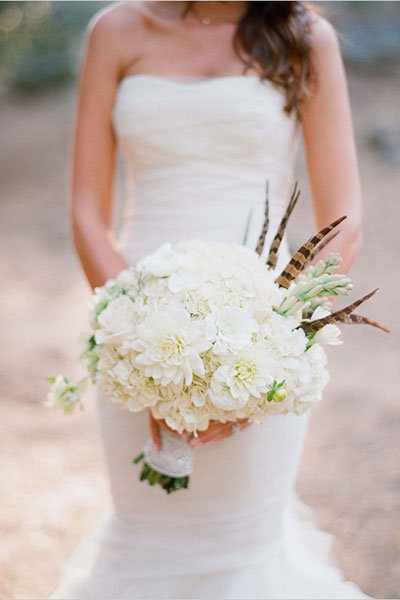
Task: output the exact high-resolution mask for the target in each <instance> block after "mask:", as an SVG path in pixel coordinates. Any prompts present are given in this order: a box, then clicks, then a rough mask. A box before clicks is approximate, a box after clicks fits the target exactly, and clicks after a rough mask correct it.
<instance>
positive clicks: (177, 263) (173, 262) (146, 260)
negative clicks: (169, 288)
mask: <svg viewBox="0 0 400 600" xmlns="http://www.w3.org/2000/svg"><path fill="white" fill-rule="evenodd" d="M181 266H182V257H181V256H180V255H179V254H178V253H177V252H176V251H175V250H174V249H173V248H172V246H171V244H170V243H169V242H167V243H166V244H163V245H162V246H160V247H159V248H158V249H157V250H156V251H155V252H153V254H149V255H148V256H145V257H143V258H141V259H140V260H139V261H138V263H137V265H136V268H137V270H138V271H144V272H148V273H150V274H151V275H154V276H155V277H166V276H168V275H171V274H172V273H174V272H175V271H177V270H178V269H179V268H180V267H181Z"/></svg>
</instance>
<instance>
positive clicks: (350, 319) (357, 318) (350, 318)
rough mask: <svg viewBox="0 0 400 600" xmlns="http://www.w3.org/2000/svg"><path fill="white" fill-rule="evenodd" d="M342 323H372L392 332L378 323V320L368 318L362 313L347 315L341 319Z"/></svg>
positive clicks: (387, 331)
mask: <svg viewBox="0 0 400 600" xmlns="http://www.w3.org/2000/svg"><path fill="white" fill-rule="evenodd" d="M340 323H349V324H357V325H372V326H373V327H378V328H379V329H382V331H386V333H390V329H388V328H387V327H385V326H384V325H381V324H380V323H377V322H376V321H372V319H368V318H367V317H363V316H362V315H355V314H354V313H353V314H352V315H347V316H346V317H344V318H343V319H340Z"/></svg>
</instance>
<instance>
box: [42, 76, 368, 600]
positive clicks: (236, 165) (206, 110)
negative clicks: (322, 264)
mask: <svg viewBox="0 0 400 600" xmlns="http://www.w3.org/2000/svg"><path fill="white" fill-rule="evenodd" d="M284 101H285V96H284V91H283V90H282V88H279V87H277V86H275V85H274V84H273V83H271V82H269V81H266V82H263V83H262V82H260V80H259V79H258V78H257V76H254V75H252V76H228V77H221V78H210V79H208V78H206V79H199V80H194V81H193V80H185V79H179V78H177V79H171V78H165V77H161V76H156V75H148V74H140V75H139V74H137V75H130V76H127V77H125V78H124V79H122V81H121V82H120V84H119V87H118V91H117V96H116V101H115V105H114V110H113V114H112V117H113V123H114V127H115V131H116V135H117V138H118V143H119V148H120V150H121V152H122V156H123V159H124V167H125V181H126V204H125V212H124V218H123V227H122V230H121V232H120V235H119V237H118V243H119V249H120V251H121V253H122V255H123V256H124V258H125V259H126V261H127V262H128V263H130V264H132V263H134V262H135V261H136V260H137V259H138V258H140V257H141V256H144V255H145V254H146V253H149V252H152V251H154V250H155V249H156V248H157V247H158V246H160V245H161V244H162V243H164V242H166V241H170V242H176V241H178V240H182V239H190V238H198V239H204V240H220V241H225V242H239V243H243V242H244V241H245V240H246V241H245V243H246V245H247V246H249V247H251V248H255V246H256V242H257V238H258V236H259V233H260V230H261V227H262V223H263V214H264V203H265V186H266V180H267V179H268V181H269V199H270V227H269V233H268V236H267V242H266V246H265V248H267V247H268V246H269V243H270V242H271V239H272V236H273V234H274V233H275V232H276V228H277V226H278V223H279V221H280V219H281V216H282V214H283V211H284V209H285V207H286V204H287V203H288V201H289V197H290V194H291V192H292V189H293V167H294V160H295V157H296V152H297V149H298V144H299V133H300V125H299V123H298V122H297V121H296V120H295V117H294V116H293V115H292V116H290V117H289V116H287V115H286V113H284V112H283V110H282V108H283V106H284ZM246 231H247V236H246ZM265 251H266V250H265ZM289 258H290V255H289V252H288V246H287V242H286V239H285V238H284V240H283V243H282V247H281V250H280V255H279V261H278V269H281V268H282V267H284V266H285V264H286V263H287V261H288V259H289ZM98 409H99V417H100V422H101V428H102V435H103V443H104V447H105V454H106V458H107V462H108V467H109V474H110V479H111V491H112V496H113V503H114V511H113V512H112V513H107V514H105V515H104V516H103V517H102V518H101V519H100V521H99V522H98V523H96V525H95V527H94V528H93V529H92V530H91V531H90V532H89V533H88V534H87V536H86V537H85V538H84V539H83V540H82V541H81V542H80V544H79V545H78V547H77V549H76V551H75V552H74V553H73V555H72V556H71V557H70V559H69V560H68V561H67V562H66V564H65V565H64V567H63V572H62V577H61V580H60V583H59V586H58V588H57V590H56V591H55V592H54V594H53V595H52V598H53V599H56V598H57V599H65V600H66V599H68V600H70V599H75V598H79V599H81V600H92V599H93V600H102V599H104V600H105V599H110V600H111V599H130V600H136V599H143V598H152V599H163V598H168V599H178V598H185V599H191V598H195V599H197V598H208V599H211V598H218V599H222V598H227V599H231V598H240V599H246V598H249V599H255V598H291V599H292V598H307V599H310V598H318V599H320V598H329V599H332V598H346V599H349V598H366V597H367V596H365V595H363V594H362V593H361V592H360V590H359V589H358V588H357V587H356V586H355V585H354V584H352V583H350V582H344V581H343V579H342V577H341V575H340V572H339V571H338V570H337V569H336V568H334V567H332V566H330V565H329V559H328V548H329V544H330V536H329V535H328V534H325V533H322V532H320V531H318V530H317V529H316V527H315V526H314V525H313V524H312V523H311V522H307V520H304V519H300V517H299V516H298V515H297V511H296V506H297V505H296V501H295V500H294V495H293V484H294V480H295V476H296V470H297V466H298V461H299V457H300V453H301V448H302V441H303V437H304V433H305V429H306V425H307V416H306V415H302V416H295V415H286V416H274V417H271V418H270V419H268V420H267V421H266V423H265V424H264V425H252V426H251V427H248V428H247V429H245V430H244V431H242V432H241V433H240V434H239V435H236V436H232V437H230V438H228V439H225V440H223V441H220V442H216V443H213V444H208V445H205V446H203V447H200V448H199V449H197V450H196V451H195V468H194V473H193V475H192V476H191V480H190V486H189V488H188V489H187V490H180V491H178V492H175V493H173V494H170V495H167V494H166V493H165V491H164V490H163V489H161V488H160V487H158V486H154V487H151V486H149V485H148V484H147V482H143V483H142V482H140V481H139V479H138V475H139V471H140V467H139V466H135V465H133V464H132V458H133V457H134V456H136V455H137V454H138V453H139V452H140V450H141V448H142V446H143V445H144V443H145V442H146V440H147V439H148V438H149V427H148V414H147V412H143V413H129V412H127V411H123V410H121V409H120V408H119V407H118V406H116V405H113V404H111V402H110V401H109V400H108V399H107V398H105V397H103V395H102V393H101V391H100V390H98ZM303 508H304V507H303Z"/></svg>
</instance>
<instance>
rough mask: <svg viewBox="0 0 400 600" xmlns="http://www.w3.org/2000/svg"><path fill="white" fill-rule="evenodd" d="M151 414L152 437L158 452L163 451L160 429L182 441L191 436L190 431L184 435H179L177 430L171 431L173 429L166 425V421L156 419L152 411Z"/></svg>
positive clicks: (184, 432) (183, 433)
mask: <svg viewBox="0 0 400 600" xmlns="http://www.w3.org/2000/svg"><path fill="white" fill-rule="evenodd" d="M149 414H150V431H151V437H152V438H153V442H154V444H155V446H156V448H157V450H161V436H160V427H162V428H163V429H166V430H167V431H169V432H170V433H173V434H174V435H176V437H178V438H180V439H182V440H185V439H187V437H188V435H190V434H189V432H188V431H183V432H182V433H178V432H177V431H175V429H171V427H168V425H167V424H166V422H165V421H164V419H156V418H155V417H153V415H152V414H151V411H150V412H149Z"/></svg>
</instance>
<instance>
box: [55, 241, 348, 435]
mask: <svg viewBox="0 0 400 600" xmlns="http://www.w3.org/2000/svg"><path fill="white" fill-rule="evenodd" d="M275 277H276V274H275V273H274V272H273V271H271V270H269V269H268V268H267V267H266V265H265V263H264V261H263V259H261V257H260V256H258V254H256V253H255V252H253V251H252V250H250V249H249V248H245V247H243V246H241V245H238V244H227V243H222V242H204V241H201V240H190V241H182V242H179V243H177V244H175V245H172V244H169V243H167V244H163V245H162V246H160V248H158V249H157V250H156V251H155V252H154V253H152V254H150V255H148V256H145V257H143V258H142V259H141V260H139V261H138V263H137V264H136V266H132V267H129V268H127V269H125V270H123V271H121V272H120V273H119V274H118V275H117V276H116V277H115V278H114V279H112V280H109V281H108V282H107V283H106V284H105V285H104V286H102V287H99V288H96V289H95V291H94V294H93V296H92V298H91V300H90V302H89V320H90V323H91V326H92V337H90V338H88V336H86V337H87V341H86V344H87V349H86V351H85V352H86V354H85V353H84V354H85V356H86V355H87V354H88V353H89V354H90V357H89V358H90V361H88V357H87V356H86V362H87V363H88V364H89V362H90V368H91V374H92V376H95V377H96V380H97V382H98V383H99V385H100V386H101V388H102V389H103V391H104V393H105V395H106V396H107V397H109V398H110V400H111V401H112V402H114V403H117V404H119V405H120V406H121V408H124V409H126V410H130V411H133V412H136V411H141V410H143V409H145V408H151V410H152V413H153V414H154V416H155V417H156V418H160V419H165V420H166V422H167V424H168V425H169V426H170V427H172V428H173V429H176V430H177V431H180V432H182V431H192V432H196V431H201V430H204V429H207V427H208V426H209V423H210V420H219V421H222V422H225V421H235V420H236V419H238V418H248V419H250V420H252V421H254V422H257V423H261V422H263V421H264V420H265V419H266V418H267V417H268V415H273V414H285V413H287V412H295V413H300V412H303V411H304V410H306V409H307V408H309V406H311V405H312V404H314V403H315V402H317V401H319V400H320V398H321V396H322V392H323V389H324V387H325V385H326V383H327V381H328V379H329V376H328V372H327V370H326V355H325V352H324V350H323V349H322V347H321V344H322V343H323V344H325V343H326V344H337V343H341V342H340V341H339V339H338V338H339V330H338V328H337V327H335V326H333V325H326V326H325V327H324V328H323V329H321V330H320V331H319V332H318V333H317V334H316V335H315V336H310V337H307V336H306V335H305V333H304V331H303V329H301V328H300V327H299V325H300V322H301V319H302V314H301V310H300V311H297V312H296V314H290V315H285V316H284V315H282V314H280V313H278V312H277V311H278V308H279V306H280V305H281V303H282V301H283V299H284V298H285V297H286V294H287V290H285V289H284V288H281V287H279V286H278V285H276V284H275ZM326 314H329V310H327V308H326V307H321V306H320V307H318V308H317V309H315V310H314V312H313V314H312V316H311V319H312V320H315V319H317V318H321V317H323V316H326ZM60 377H61V376H60ZM49 401H50V402H51V403H53V405H57V406H61V405H63V406H64V409H65V407H67V410H68V406H71V407H72V405H73V404H74V403H75V404H76V403H77V402H78V395H77V390H76V389H75V388H74V387H73V386H71V385H70V384H69V383H68V382H67V380H65V378H64V379H61V378H58V379H57V380H55V381H54V384H53V389H52V395H51V397H50V400H49ZM68 403H69V404H68Z"/></svg>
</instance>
